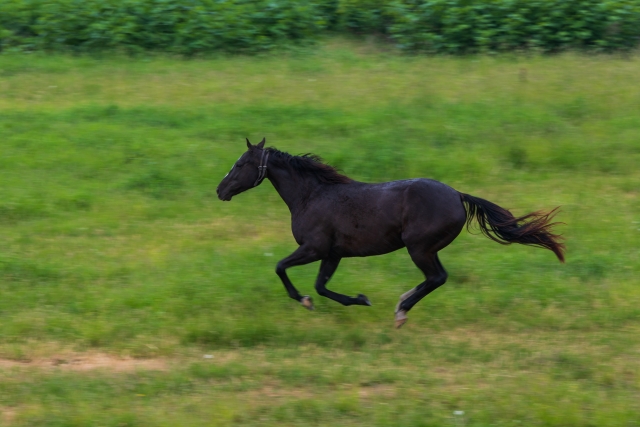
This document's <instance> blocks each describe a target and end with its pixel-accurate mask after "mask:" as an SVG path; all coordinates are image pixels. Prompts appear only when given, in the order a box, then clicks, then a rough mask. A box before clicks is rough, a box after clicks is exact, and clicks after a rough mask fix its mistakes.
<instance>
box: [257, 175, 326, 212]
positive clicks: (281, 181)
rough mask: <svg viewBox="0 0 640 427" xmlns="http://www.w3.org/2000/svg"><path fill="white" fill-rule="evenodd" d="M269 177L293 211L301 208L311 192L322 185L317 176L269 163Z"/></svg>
mask: <svg viewBox="0 0 640 427" xmlns="http://www.w3.org/2000/svg"><path fill="white" fill-rule="evenodd" d="M267 179H269V181H271V184H273V187H274V188H275V189H276V191H277V192H278V194H279V195H280V197H281V198H282V200H284V202H285V203H286V204H287V206H288V207H289V211H291V213H293V212H294V211H296V210H297V209H299V208H301V207H302V206H303V205H304V203H305V201H306V200H307V199H308V198H309V195H310V194H311V192H312V191H313V190H314V189H315V188H316V187H317V186H318V185H320V182H319V181H318V179H317V178H316V177H314V176H312V175H306V174H299V173H296V172H294V171H293V170H292V169H291V168H288V167H286V166H284V167H283V166H280V167H277V166H276V167H272V166H271V165H269V168H268V172H267Z"/></svg>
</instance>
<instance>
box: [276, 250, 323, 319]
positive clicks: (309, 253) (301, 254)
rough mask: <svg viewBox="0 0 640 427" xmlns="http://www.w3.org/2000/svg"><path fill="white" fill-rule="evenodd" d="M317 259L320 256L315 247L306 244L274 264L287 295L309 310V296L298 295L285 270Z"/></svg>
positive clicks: (311, 303) (311, 306)
mask: <svg viewBox="0 0 640 427" xmlns="http://www.w3.org/2000/svg"><path fill="white" fill-rule="evenodd" d="M318 260H320V256H318V252H317V251H316V250H315V249H313V248H310V247H308V246H300V247H299V248H298V249H296V250H295V251H294V252H293V253H292V254H291V255H289V256H288V257H286V258H285V259H283V260H281V261H280V262H279V263H278V265H277V266H276V274H277V275H278V276H279V277H280V280H282V284H283V285H284V287H285V289H286V290H287V293H288V294H289V297H290V298H292V299H294V300H296V301H298V302H299V303H300V304H302V305H303V306H304V307H306V308H307V309H309V310H313V302H312V301H311V297H309V296H308V295H300V293H299V292H298V290H297V289H296V288H295V286H293V283H291V280H289V276H287V271H286V270H287V268H289V267H295V266H296V265H305V264H309V263H312V262H314V261H318Z"/></svg>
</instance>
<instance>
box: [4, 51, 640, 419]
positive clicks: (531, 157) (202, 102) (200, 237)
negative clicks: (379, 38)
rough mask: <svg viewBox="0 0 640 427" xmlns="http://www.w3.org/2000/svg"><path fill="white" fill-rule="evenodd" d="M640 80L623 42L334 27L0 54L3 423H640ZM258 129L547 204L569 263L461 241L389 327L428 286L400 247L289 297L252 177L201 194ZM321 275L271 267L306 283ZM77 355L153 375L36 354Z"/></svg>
mask: <svg viewBox="0 0 640 427" xmlns="http://www.w3.org/2000/svg"><path fill="white" fill-rule="evenodd" d="M639 72H640V57H638V56H631V57H628V58H617V57H612V56H581V55H573V54H565V55H560V56H547V57H538V56H512V55H508V56H497V57H485V56H479V57H467V58H447V57H408V56H398V55H395V54H390V53H387V52H384V51H379V50H377V49H376V48H375V47H373V46H371V45H366V44H359V43H350V42H344V41H341V40H328V41H327V42H326V43H325V44H324V45H322V46H321V47H320V48H319V49H318V50H317V51H313V52H309V53H304V54H302V53H298V54H289V55H287V54H280V55H279V56H273V57H269V56H265V57H257V58H245V57H235V58H234V57H230V58H212V59H206V60H205V59H199V60H190V61H185V60H177V59H172V58H167V57H149V58H146V59H130V58H120V57H116V56H112V57H109V56H107V57H102V58H90V57H70V56H39V55H22V56H19V55H16V56H13V55H3V56H0V242H2V245H1V246H0V356H1V357H0V362H2V361H5V362H6V363H5V364H4V365H3V364H2V363H0V377H1V380H0V413H3V414H4V415H2V416H0V424H3V423H4V424H6V425H25V426H26V425H28V426H81V425H106V426H110V425H113V426H120V425H131V426H165V425H167V426H168V425H194V426H198V425H216V426H218V425H220V426H228V425H278V426H281V425H310V424H312V425H329V424H331V425H367V426H369V425H374V426H387V425H389V426H391V425H393V426H395V425H406V426H447V425H449V426H477V427H480V426H490V425H491V426H512V425H530V426H602V425H620V426H637V425H640V416H638V414H639V413H640V404H639V403H638V402H640V362H638V360H640V359H639V358H638V352H639V351H640V339H639V338H638V336H639V334H640V289H639V288H638V286H637V283H638V281H637V277H638V274H639V273H640V168H639V167H638V165H640V113H639V112H640V89H639V86H638V84H637V76H638V73H639ZM263 136H266V138H267V144H268V145H275V146H277V147H278V148H280V149H282V150H285V151H288V152H291V153H294V154H295V153H305V152H314V153H316V154H319V155H321V156H323V157H324V158H325V159H326V160H327V161H328V162H329V163H331V164H334V165H336V166H338V167H339V168H341V169H342V170H343V171H344V172H345V173H346V174H347V175H349V176H351V177H353V178H355V179H358V180H364V181H386V180H393V179H401V178H410V177H430V178H435V179H438V180H441V181H443V182H445V183H447V184H449V185H451V186H453V187H454V188H456V189H458V190H459V191H463V192H465V193H469V194H472V195H475V196H479V197H483V198H486V199H488V200H491V201H493V202H495V203H498V204H500V205H502V206H504V207H507V208H510V209H512V210H513V211H514V213H516V214H523V213H527V212H530V211H532V210H537V209H550V208H553V207H555V206H562V211H561V213H560V214H559V215H558V220H560V221H563V222H564V223H565V225H563V226H560V227H559V228H558V229H559V231H561V232H562V233H563V234H564V235H565V237H566V239H567V240H566V243H567V248H568V251H567V263H566V264H564V265H562V264H560V263H558V262H557V260H556V259H555V257H554V255H553V254H552V253H551V252H549V251H543V250H540V249H535V248H529V247H522V246H509V247H503V246H500V245H496V244H495V243H493V242H491V241H490V240H488V239H486V238H484V237H482V236H478V235H472V234H468V233H466V232H464V233H463V234H462V235H461V236H460V237H459V238H458V239H457V240H456V241H455V242H454V243H453V244H452V245H451V246H450V247H448V248H447V249H445V250H444V251H443V252H442V254H441V260H442V262H443V264H444V266H445V267H446V268H447V270H448V271H449V273H450V277H449V281H448V283H447V284H446V285H445V286H444V287H442V288H441V289H439V290H437V291H436V292H434V293H433V294H432V295H430V296H429V297H427V298H426V299H424V300H423V301H422V302H421V303H420V304H419V305H417V306H416V307H415V308H414V310H412V311H411V313H410V320H409V322H408V323H407V324H406V325H405V326H404V327H403V329H401V330H398V331H396V330H394V329H393V308H394V306H395V304H396V302H397V299H398V297H399V295H400V294H401V293H403V292H405V291H406V290H408V289H410V288H412V287H413V286H415V285H416V284H418V283H419V282H420V281H421V280H422V277H421V274H420V272H419V270H417V269H416V268H415V267H414V266H413V264H412V263H411V261H410V259H409V257H408V255H407V254H406V251H404V250H402V251H398V252H397V253H394V254H390V255H385V256H383V257H372V258H362V259H348V260H344V261H343V263H342V264H341V266H340V269H339V270H338V272H337V273H336V275H335V277H334V278H333V279H332V280H331V282H330V283H329V286H330V287H331V288H333V289H335V290H337V291H340V292H344V293H347V294H356V293H360V292H361V293H364V294H366V295H367V296H368V297H369V298H370V299H371V301H372V302H373V306H372V307H342V306H339V305H337V304H336V303H334V302H332V301H330V300H327V299H321V298H320V297H315V303H316V311H314V312H308V311H306V310H304V309H303V308H302V307H300V306H299V305H298V304H296V303H295V302H294V301H292V300H290V299H289V298H287V296H286V293H285V291H284V289H283V286H282V284H281V283H280V282H279V279H278V278H277V276H276V275H275V273H274V269H275V264H276V262H277V261H278V260H279V259H281V258H283V257H285V256H287V255H288V254H289V253H290V252H292V251H293V250H294V249H295V247H296V244H295V242H294V240H293V238H292V237H291V232H290V224H289V213H288V210H287V208H286V206H285V205H284V203H283V202H282V201H281V200H280V199H279V197H278V195H277V193H276V192H275V191H274V189H273V188H272V187H271V185H270V184H269V183H268V182H267V181H265V183H264V184H263V185H262V186H260V187H259V188H257V189H254V190H252V191H250V192H248V193H246V194H242V195H240V196H238V197H236V198H234V200H233V201H232V202H231V203H222V202H220V201H218V200H217V198H216V194H215V187H216V186H217V184H218V182H219V181H220V180H221V179H222V177H223V176H224V175H225V174H226V173H227V171H228V169H229V168H230V167H231V165H232V164H233V162H234V161H235V160H236V159H237V157H238V156H239V155H240V154H241V153H242V152H243V150H244V149H245V144H244V137H249V138H250V139H252V141H254V142H257V141H258V140H260V139H261V138H262V137H263ZM317 268H318V266H317V265H310V266H304V267H299V268H295V269H292V270H290V276H291V278H292V280H293V282H294V284H296V286H297V287H298V288H299V289H300V290H301V292H303V293H304V294H312V295H313V294H314V292H313V281H314V279H315V274H316V271H317ZM96 352H98V353H108V354H111V355H115V356H126V357H136V358H156V359H159V360H161V361H164V362H163V363H166V364H167V368H166V369H162V370H153V369H151V370H150V369H139V370H133V371H131V370H129V371H117V372H110V370H109V369H97V370H70V369H65V368H64V367H60V368H50V367H43V366H41V365H39V364H38V363H35V362H34V361H38V360H44V359H46V360H54V359H56V358H57V357H60V355H61V354H79V355H82V354H89V353H96ZM203 354H211V355H213V356H214V357H213V358H212V359H203V358H202V355H203ZM8 361H18V362H19V363H17V364H16V363H15V362H11V363H9V362H8ZM29 361H32V362H31V363H29ZM5 365H6V366H5ZM3 366H4V367H3ZM454 411H464V415H455V414H454Z"/></svg>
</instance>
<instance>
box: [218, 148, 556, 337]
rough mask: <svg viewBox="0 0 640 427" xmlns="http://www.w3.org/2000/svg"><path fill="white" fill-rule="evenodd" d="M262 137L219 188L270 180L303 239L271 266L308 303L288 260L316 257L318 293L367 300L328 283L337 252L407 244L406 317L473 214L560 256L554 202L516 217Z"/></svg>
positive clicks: (490, 233) (402, 305)
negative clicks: (356, 172)
mask: <svg viewBox="0 0 640 427" xmlns="http://www.w3.org/2000/svg"><path fill="white" fill-rule="evenodd" d="M264 143H265V140H264V139H263V140H262V141H261V142H260V143H259V144H257V145H252V144H251V143H250V142H249V140H248V139H247V147H248V150H247V152H245V153H244V154H243V155H242V156H240V158H239V159H238V161H237V162H236V163H235V164H234V165H233V167H232V168H231V171H230V172H229V173H228V174H227V175H226V176H225V177H224V179H223V180H222V182H220V185H219V186H218V188H217V190H216V191H217V193H218V197H219V198H220V199H221V200H225V201H229V200H231V198H232V197H233V196H235V195H236V194H240V193H242V192H243V191H246V190H248V189H250V188H253V187H256V186H258V185H260V183H261V182H262V181H263V180H264V179H265V178H268V179H269V180H270V181H271V183H272V184H273V186H274V187H275V189H276V191H277V192H278V194H280V197H282V200H284V202H285V203H286V204H287V206H288V207H289V210H290V211H291V229H292V231H293V236H294V238H295V239H296V242H297V243H298V244H299V245H300V247H298V249H296V250H295V251H294V252H293V253H292V254H291V255H289V256H288V257H286V258H285V259H283V260H282V261H280V262H279V263H278V266H277V267H276V273H277V274H278V276H280V279H281V280H282V283H283V284H284V286H285V288H286V290H287V292H288V293H289V296H290V297H291V298H293V299H295V300H296V301H298V302H300V303H301V304H302V305H303V306H305V307H306V308H308V309H310V310H313V303H312V301H311V298H310V297H308V296H302V295H300V294H299V293H298V290H297V289H296V288H295V287H294V286H293V284H292V283H291V281H290V280H289V277H288V276H287V273H286V270H287V268H289V267H293V266H296V265H303V264H308V263H311V262H314V261H321V263H320V272H319V274H318V278H317V280H316V284H315V288H316V291H317V292H318V294H320V295H322V296H325V297H327V298H330V299H332V300H334V301H337V302H339V303H340V304H343V305H354V304H355V305H371V303H370V302H369V300H368V299H367V297H366V296H364V295H362V294H359V295H358V296H357V297H349V296H346V295H342V294H339V293H337V292H333V291H330V290H329V289H327V288H326V284H327V282H328V281H329V279H330V278H331V276H332V275H333V273H334V272H335V271H336V269H337V268H338V264H339V263H340V260H341V259H342V258H345V257H364V256H371V255H381V254H386V253H389V252H393V251H395V250H398V249H400V248H403V247H405V246H406V247H407V250H408V251H409V255H410V256H411V259H412V260H413V262H414V263H415V264H416V266H417V267H418V268H419V269H420V270H422V272H423V273H424V275H425V278H426V280H425V281H424V282H422V283H420V284H419V285H418V286H416V287H415V288H413V289H411V290H410V291H408V292H406V293H405V294H403V295H402V296H401V297H400V301H399V303H398V305H397V306H396V311H395V319H396V327H398V328H399V327H400V326H402V325H403V324H404V323H405V322H406V321H407V312H408V311H409V310H411V308H412V307H413V306H414V305H415V304H416V303H417V302H418V301H420V300H421V299H422V298H424V297H425V296H426V295H428V294H429V293H431V292H433V291H434V290H435V289H437V288H438V287H439V286H442V285H443V284H444V282H445V281H446V280H447V272H446V271H445V269H444V268H443V267H442V264H441V263H440V260H439V259H438V251H439V250H441V249H443V248H444V247H446V246H447V245H448V244H449V243H451V242H452V241H453V240H454V239H455V238H456V237H457V236H458V234H460V232H461V231H462V229H463V227H464V225H465V223H466V224H467V227H469V225H470V224H471V222H472V221H473V219H474V218H475V219H476V220H477V221H478V224H479V225H480V230H481V231H482V233H483V234H484V235H485V236H487V237H488V238H490V239H492V240H494V241H496V242H498V243H501V244H507V245H508V244H511V243H521V244H524V245H532V246H540V247H543V248H547V249H549V250H551V251H553V252H554V253H555V254H556V256H557V257H558V259H559V260H560V261H562V262H564V255H563V252H564V245H562V244H561V243H560V242H559V239H560V236H558V235H556V234H553V233H552V232H551V227H552V226H553V225H555V224H556V223H551V219H552V217H553V215H554V213H555V211H556V209H557V208H556V209H554V210H552V211H551V212H548V213H544V212H533V213H530V214H528V215H524V216H521V217H518V218H516V217H514V216H513V215H512V214H511V212H509V211H508V210H506V209H503V208H501V207H500V206H498V205H495V204H493V203H491V202H488V201H486V200H483V199H480V198H478V197H473V196H470V195H468V194H463V193H459V192H458V191H456V190H454V189H453V188H451V187H449V186H447V185H445V184H442V183H440V182H438V181H434V180H431V179H423V178H418V179H408V180H402V181H393V182H384V183H380V184H367V183H364V182H358V181H354V180H352V179H350V178H348V177H346V176H344V175H342V174H340V173H339V172H338V171H337V170H336V169H335V168H333V167H332V166H329V165H327V164H324V163H322V161H321V159H320V158H319V157H317V156H315V155H312V154H305V155H302V156H292V155H290V154H288V153H284V152H282V151H279V150H276V149H275V148H266V149H265V148H264Z"/></svg>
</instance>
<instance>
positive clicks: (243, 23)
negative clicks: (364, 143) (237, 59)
mask: <svg viewBox="0 0 640 427" xmlns="http://www.w3.org/2000/svg"><path fill="white" fill-rule="evenodd" d="M322 30H330V31H339V32H340V31H346V32H352V33H357V34H386V35H388V36H389V37H390V38H391V39H392V40H393V41H394V42H395V43H396V45H397V46H398V47H399V48H400V49H403V50H407V51H422V52H430V53H452V54H460V53H469V52H488V51H506V50H514V49H538V50H541V51H544V52H554V51H559V50H565V49H589V50H600V51H611V50H619V49H630V48H633V47H635V46H637V45H638V44H639V43H640V2H638V1H637V0H315V1H314V0H3V1H2V2H1V3H0V49H11V48H13V49H18V50H50V51H60V50H62V51H64V50H67V51H80V52H83V51H94V50H104V49H124V50H126V51H133V52H135V51H138V50H157V51H165V52H171V53H178V54H185V55H191V54H195V53H198V52H211V51H227V52H249V53H252V52H259V51H265V50H269V49H272V48H274V47H275V46H278V45H285V44H292V43H293V44H299V43H304V42H309V41H313V40H314V39H315V38H316V37H317V36H318V34H320V33H321V32H322Z"/></svg>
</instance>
